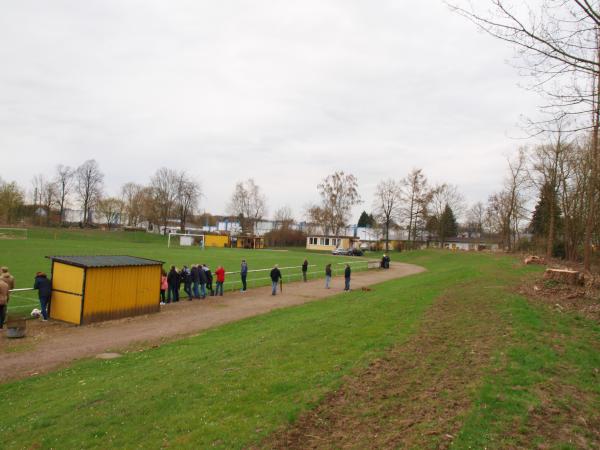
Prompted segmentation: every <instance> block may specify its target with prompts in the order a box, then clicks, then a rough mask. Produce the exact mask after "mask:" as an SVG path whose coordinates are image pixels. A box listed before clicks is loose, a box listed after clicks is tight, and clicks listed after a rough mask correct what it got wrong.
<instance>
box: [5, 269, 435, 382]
mask: <svg viewBox="0 0 600 450" xmlns="http://www.w3.org/2000/svg"><path fill="white" fill-rule="evenodd" d="M424 270H425V269H423V268H422V267H419V266H415V265H412V264H403V263H393V264H392V265H391V267H390V269H389V270H374V271H369V272H357V273H356V274H353V275H352V288H353V289H355V290H356V289H361V288H363V287H366V286H369V285H372V284H376V283H380V282H383V281H387V280H391V279H394V278H399V277H403V276H407V275H413V274H416V273H419V272H423V271H424ZM343 284H344V280H343V278H341V277H337V278H334V279H333V280H332V285H331V289H325V287H324V280H322V279H316V280H311V281H308V282H297V283H289V284H286V285H285V286H284V290H283V293H280V294H279V295H277V296H272V295H271V288H270V287H261V288H256V289H250V290H248V291H246V292H243V293H242V292H237V291H236V292H227V293H226V294H225V296H223V297H208V298H206V299H204V300H195V301H186V300H183V301H180V302H179V303H173V304H169V305H165V306H163V307H162V308H161V311H160V313H158V314H150V315H145V316H138V317H130V318H124V319H118V320H111V321H108V322H101V323H96V324H91V325H85V326H74V325H69V324H65V323H61V322H56V321H49V322H41V321H28V326H27V337H26V338H24V339H18V340H10V339H7V338H6V337H5V336H4V332H3V331H0V382H3V381H7V380H9V379H16V378H21V377H24V376H29V375H37V374H39V373H43V372H47V371H49V370H53V369H56V368H57V367H61V366H64V365H67V364H69V363H71V362H72V361H74V360H76V359H79V358H85V357H93V356H95V355H97V354H99V353H106V352H119V353H122V352H124V351H128V350H129V351H138V350H140V349H144V348H148V347H150V346H156V345H160V344H161V343H164V342H168V341H172V340H175V339H179V338H182V337H185V336H189V335H193V334H196V333H198V332H200V331H202V330H206V329H208V328H212V327H215V326H218V325H222V324H225V323H228V322H234V321H237V320H241V319H244V318H247V317H252V316H256V315H259V314H265V313H267V312H269V311H272V310H274V309H279V308H285V307H289V306H294V305H300V304H303V303H307V302H311V301H316V300H319V299H322V298H325V297H329V296H332V295H335V294H339V293H340V292H343Z"/></svg>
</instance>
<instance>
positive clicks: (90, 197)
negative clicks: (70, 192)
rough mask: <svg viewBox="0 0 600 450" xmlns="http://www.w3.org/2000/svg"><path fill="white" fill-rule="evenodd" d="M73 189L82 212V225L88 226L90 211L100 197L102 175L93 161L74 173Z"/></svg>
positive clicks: (85, 163)
mask: <svg viewBox="0 0 600 450" xmlns="http://www.w3.org/2000/svg"><path fill="white" fill-rule="evenodd" d="M75 180H76V185H75V189H76V191H77V194H78V196H79V202H80V205H81V209H82V210H83V221H82V222H83V225H90V223H91V218H90V211H91V209H92V208H93V207H94V206H96V203H97V202H98V200H99V199H100V197H101V195H102V187H103V182H104V175H103V174H102V172H100V167H99V166H98V163H97V162H96V160H94V159H89V160H87V161H85V162H84V163H83V164H82V165H81V166H79V167H78V168H77V170H76V172H75Z"/></svg>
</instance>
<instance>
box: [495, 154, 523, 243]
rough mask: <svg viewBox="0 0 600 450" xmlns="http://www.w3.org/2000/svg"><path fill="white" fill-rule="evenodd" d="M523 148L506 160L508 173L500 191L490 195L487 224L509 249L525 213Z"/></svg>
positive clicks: (515, 238)
mask: <svg viewBox="0 0 600 450" xmlns="http://www.w3.org/2000/svg"><path fill="white" fill-rule="evenodd" d="M526 162H527V159H526V153H525V149H519V152H518V154H517V156H516V157H515V158H514V159H509V160H508V168H509V173H508V176H507V178H506V180H505V183H504V188H503V190H502V191H501V192H498V193H496V194H493V195H492V196H490V199H489V201H488V209H487V215H488V224H489V225H490V227H491V228H492V229H493V230H494V231H495V232H497V233H500V234H501V235H502V237H503V242H504V245H505V248H506V249H507V250H508V251H511V250H513V249H514V248H515V243H516V242H517V240H518V238H519V232H520V228H521V227H520V223H521V221H523V220H524V219H525V218H526V217H527V215H528V211H527V210H526V208H525V203H526V201H527V198H526V195H525V191H526V189H527V188H528V180H529V178H528V176H527V166H526Z"/></svg>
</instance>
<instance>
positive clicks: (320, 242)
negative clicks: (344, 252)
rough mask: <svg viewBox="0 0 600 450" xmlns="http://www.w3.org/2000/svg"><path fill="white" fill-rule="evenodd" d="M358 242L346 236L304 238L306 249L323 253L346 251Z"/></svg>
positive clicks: (356, 239)
mask: <svg viewBox="0 0 600 450" xmlns="http://www.w3.org/2000/svg"><path fill="white" fill-rule="evenodd" d="M358 241H359V239H358V238H351V237H347V236H341V237H340V236H309V237H307V238H306V249H307V250H324V251H327V250H329V251H331V250H335V249H336V248H344V249H347V248H350V247H353V246H354V244H355V243H356V242H358Z"/></svg>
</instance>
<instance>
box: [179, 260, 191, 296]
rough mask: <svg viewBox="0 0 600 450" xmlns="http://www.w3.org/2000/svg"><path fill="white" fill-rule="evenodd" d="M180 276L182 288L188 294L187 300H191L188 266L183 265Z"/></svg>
mask: <svg viewBox="0 0 600 450" xmlns="http://www.w3.org/2000/svg"><path fill="white" fill-rule="evenodd" d="M181 277H182V278H183V290H184V291H185V293H186V294H187V296H188V301H191V300H192V271H191V270H190V269H189V267H188V266H183V269H182V270H181Z"/></svg>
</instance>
